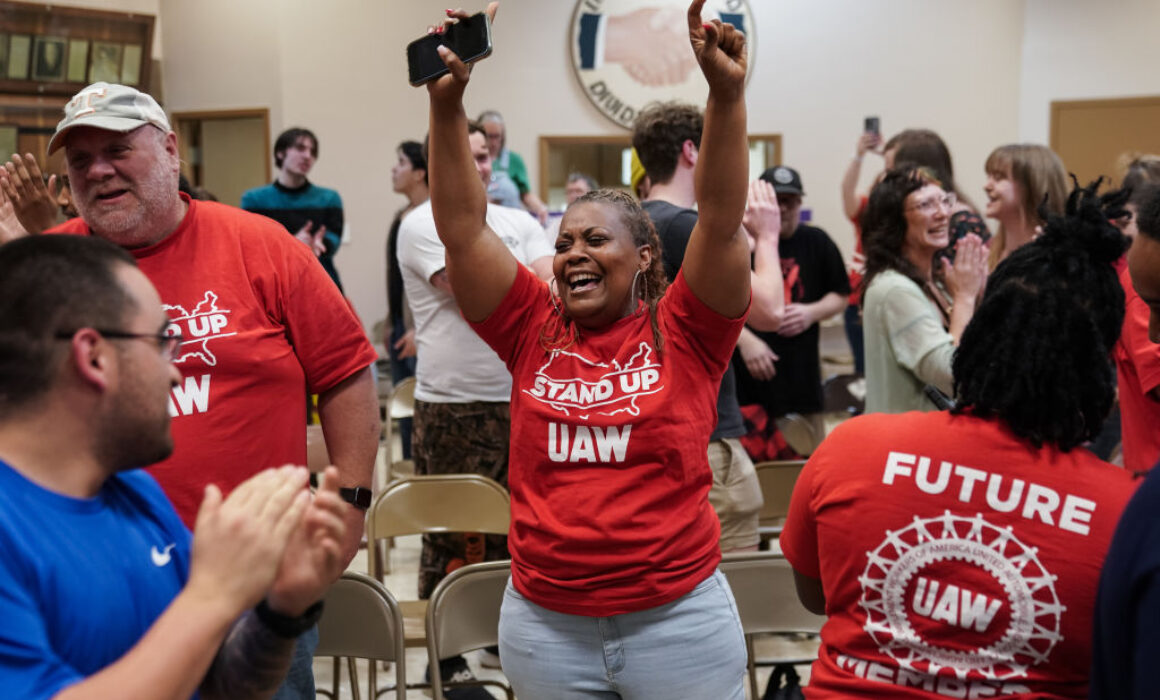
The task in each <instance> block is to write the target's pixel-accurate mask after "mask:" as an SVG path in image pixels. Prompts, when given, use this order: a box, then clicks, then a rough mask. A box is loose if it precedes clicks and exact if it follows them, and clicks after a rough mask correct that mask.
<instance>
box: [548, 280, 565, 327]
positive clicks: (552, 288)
mask: <svg viewBox="0 0 1160 700" xmlns="http://www.w3.org/2000/svg"><path fill="white" fill-rule="evenodd" d="M548 300H549V301H551V302H552V310H553V311H555V312H556V315H557V316H559V317H560V318H564V310H563V309H562V308H561V302H560V290H558V289H557V288H556V277H555V276H554V275H553V276H552V279H550V280H548Z"/></svg>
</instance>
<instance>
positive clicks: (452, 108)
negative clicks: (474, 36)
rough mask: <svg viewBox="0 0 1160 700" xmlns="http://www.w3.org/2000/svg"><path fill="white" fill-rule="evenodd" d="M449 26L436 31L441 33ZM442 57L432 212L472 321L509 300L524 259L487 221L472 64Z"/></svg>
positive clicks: (431, 89) (430, 87)
mask: <svg viewBox="0 0 1160 700" xmlns="http://www.w3.org/2000/svg"><path fill="white" fill-rule="evenodd" d="M498 6H499V3H495V2H493V3H491V4H489V5H488V6H487V14H488V17H490V18H494V17H495V11H496V9H497V8H498ZM467 16H468V15H467V13H466V12H464V11H463V10H454V11H453V10H448V11H447V20H446V22H447V23H451V22H455V21H458V20H459V19H462V18H466V17H467ZM446 26H447V25H446V24H444V25H441V26H440V27H437V28H433V29H431V30H430V31H435V32H441V31H443V29H444V27H446ZM439 55H440V56H441V57H442V58H443V62H444V63H445V64H446V65H447V68H448V70H449V71H450V72H449V73H448V74H447V75H444V76H442V77H440V78H438V79H437V80H433V81H431V82H429V83H427V94H428V97H429V99H430V103H431V117H430V130H429V139H430V140H429V142H428V158H427V176H428V180H429V181H430V185H431V212H432V214H433V215H434V217H435V229H436V231H438V233H439V240H440V241H442V242H443V246H444V247H445V248H446V249H447V276H448V278H449V280H450V282H451V288H452V290H453V293H454V294H455V301H456V303H458V304H459V309H460V311H462V312H463V315H464V316H465V317H466V318H467V320H469V321H482V320H484V319H485V318H487V317H488V316H489V315H490V314H491V312H492V311H494V310H495V309H496V307H498V306H499V304H500V302H501V301H503V298H504V295H506V294H507V291H508V289H510V288H511V285H512V282H513V281H514V280H515V278H516V270H517V267H516V266H517V265H518V264H519V263H517V262H516V259H515V257H514V256H512V254H511V251H509V250H508V249H507V246H505V245H504V244H503V241H501V240H500V239H499V237H498V236H497V235H495V232H494V231H492V230H491V229H490V228H489V227H488V226H487V222H486V216H487V190H486V189H485V188H484V185H483V181H482V180H481V179H480V176H479V173H478V172H477V171H476V168H475V163H474V161H473V155H472V151H471V146H470V144H469V142H468V137H467V113H466V112H465V111H464V109H463V91H464V89H465V88H466V87H467V81H468V79H469V78H470V77H471V68H470V67H469V66H467V65H465V64H464V63H463V62H462V61H460V60H459V57H458V56H456V55H455V54H454V52H452V51H451V50H450V49H448V48H446V47H444V46H441V47H439Z"/></svg>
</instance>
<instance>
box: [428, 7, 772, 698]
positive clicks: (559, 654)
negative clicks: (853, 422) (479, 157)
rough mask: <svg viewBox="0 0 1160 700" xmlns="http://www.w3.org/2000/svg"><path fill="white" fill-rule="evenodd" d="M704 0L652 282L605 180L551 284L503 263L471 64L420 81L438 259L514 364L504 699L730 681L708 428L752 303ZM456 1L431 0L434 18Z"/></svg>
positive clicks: (728, 95) (734, 675) (633, 211)
mask: <svg viewBox="0 0 1160 700" xmlns="http://www.w3.org/2000/svg"><path fill="white" fill-rule="evenodd" d="M703 4H704V0H693V2H692V4H691V5H690V7H689V10H688V33H689V38H690V43H691V44H692V51H693V53H694V54H695V56H696V59H697V62H698V63H699V64H700V66H701V71H702V73H703V74H704V76H705V79H706V81H707V82H708V84H709V99H708V105H707V107H706V109H705V127H704V131H703V135H702V138H701V143H700V153H699V158H698V161H697V167H696V180H697V185H698V188H697V191H698V193H699V195H700V212H699V214H700V215H699V217H698V219H697V223H696V225H695V226H694V228H693V232H692V235H691V236H690V238H689V241H688V248H687V251H688V255H687V256H686V257H685V261H684V264H683V265H682V267H681V270H680V272H679V273H678V274H677V275H676V277H675V279H674V280H673V281H672V283H671V284H669V285H668V286H667V287H666V286H665V281H664V279H665V278H664V271H663V268H662V256H661V250H660V243H659V241H658V239H657V236H656V232H655V230H654V228H653V226H652V225H651V223H650V222H649V219H648V217H647V215H646V214H645V213H644V212H643V211H642V210H641V209H640V206H639V205H638V204H636V202H635V201H634V200H633V199H632V198H631V197H629V196H627V195H625V194H623V193H619V192H613V191H609V190H597V191H595V192H590V193H588V194H586V195H584V196H583V197H581V198H580V199H578V200H577V201H576V202H574V203H573V204H572V205H571V206H570V207H569V208H568V210H567V211H566V212H565V214H564V218H563V221H562V222H561V225H560V233H559V235H558V236H557V238H556V255H555V257H554V259H553V272H554V278H553V280H552V283H551V284H550V285H549V284H547V283H544V282H541V281H540V280H537V279H536V278H535V276H534V275H532V274H530V273H528V272H527V271H526V270H525V269H524V268H522V267H521V266H520V265H519V264H517V263H516V261H515V259H514V258H513V257H512V256H511V254H510V253H509V251H508V249H507V248H506V247H505V246H504V245H503V243H502V241H501V240H500V239H499V238H498V237H497V236H496V235H495V234H494V233H493V232H492V230H491V229H490V228H489V227H488V226H487V222H486V220H485V211H486V206H487V198H486V192H485V190H484V187H483V184H482V183H481V182H480V180H479V178H478V177H477V175H476V173H475V169H474V166H473V165H472V161H471V152H470V150H469V148H468V142H467V137H466V135H465V134H466V131H465V126H466V121H467V117H466V115H465V112H464V107H463V93H464V89H465V88H466V86H467V83H468V78H469V76H470V70H469V68H468V67H467V66H466V65H464V64H463V63H462V62H460V60H459V59H458V58H457V57H456V56H455V55H454V54H453V53H452V52H451V51H450V50H448V49H447V48H445V47H440V49H439V51H440V54H441V56H442V57H443V60H444V62H445V63H446V64H447V67H448V69H449V74H448V75H445V76H443V77H440V78H438V79H436V80H434V81H432V82H430V83H428V84H427V89H428V96H429V99H430V108H431V111H430V146H429V160H428V166H429V174H430V181H431V201H432V210H433V212H434V217H435V225H436V229H437V231H438V234H439V237H440V239H441V240H442V241H443V244H444V246H445V248H446V251H447V273H448V277H449V279H450V282H451V286H452V289H453V291H454V294H455V299H456V301H457V303H458V305H459V308H460V310H461V312H462V313H463V316H464V318H466V319H467V321H468V322H469V323H470V324H471V325H472V327H473V328H474V329H475V331H476V332H477V333H478V334H479V336H480V337H481V338H483V339H484V340H485V341H486V342H487V343H488V344H489V345H490V346H491V347H492V348H493V349H494V350H495V351H496V353H497V354H498V355H499V356H500V358H502V359H503V360H504V362H505V363H506V364H507V366H508V368H509V369H510V370H511V374H512V395H511V426H512V428H511V430H512V433H511V452H510V458H509V471H508V483H509V486H510V489H511V509H512V525H511V530H510V535H509V539H508V547H509V550H510V551H511V555H512V576H511V580H510V582H509V585H508V588H507V591H506V593H505V596H504V602H503V608H502V610H501V614H500V624H499V647H500V657H501V659H502V660H503V670H504V674H505V675H506V676H507V678H508V679H509V680H510V681H511V683H512V686H513V688H514V690H515V692H516V694H517V695H518V696H519V697H528V698H546V697H551V698H560V699H565V700H578V699H580V698H602V699H607V698H619V697H623V698H638V697H666V698H668V697H674V698H675V697H682V698H714V699H723V700H741V698H743V697H744V679H745V659H746V653H745V641H744V635H743V633H742V629H741V623H740V619H739V617H738V614H737V608H736V605H735V603H734V601H733V596H732V593H731V592H730V590H729V586H728V583H727V582H726V581H725V578H724V576H723V575H722V574H721V573H720V572H719V571H718V570H717V564H718V562H719V561H720V559H721V553H720V550H719V545H718V538H719V525H718V521H717V516H716V514H715V513H714V511H713V508H712V506H711V505H710V503H709V499H708V492H709V487H710V484H711V482H712V474H711V471H710V469H709V464H708V458H707V453H706V445H707V443H708V440H709V434H710V432H711V431H712V429H713V426H714V423H715V419H716V415H715V410H714V407H715V405H716V398H717V389H718V386H719V384H720V381H721V377H722V375H723V373H724V372H725V368H726V367H727V366H728V363H729V358H730V355H731V353H732V352H733V347H734V345H735V344H736V342H737V336H738V334H739V333H740V332H741V327H742V325H743V324H744V323H745V318H746V314H747V310H748V306H749V296H750V276H749V245H748V242H747V240H746V239H747V235H746V234H745V232H744V230H743V229H742V226H741V224H742V218H743V216H744V213H745V205H746V193H747V186H746V179H747V175H748V173H747V172H746V170H747V167H746V163H747V161H748V157H747V154H748V146H747V143H746V126H745V125H746V110H745V73H746V53H745V37H744V35H742V34H741V33H740V32H738V31H736V30H735V29H734V28H733V27H732V26H730V25H728V24H722V23H721V21H720V20H712V21H709V22H704V21H702V19H701V7H702V5H703ZM495 10H496V3H492V4H491V5H489V7H488V13H489V14H490V15H492V16H494V13H495ZM466 16H467V14H466V13H465V12H463V11H461V10H455V11H450V10H449V11H448V18H449V19H448V21H451V22H453V21H457V20H458V19H461V18H464V17H466ZM432 31H440V29H439V28H432Z"/></svg>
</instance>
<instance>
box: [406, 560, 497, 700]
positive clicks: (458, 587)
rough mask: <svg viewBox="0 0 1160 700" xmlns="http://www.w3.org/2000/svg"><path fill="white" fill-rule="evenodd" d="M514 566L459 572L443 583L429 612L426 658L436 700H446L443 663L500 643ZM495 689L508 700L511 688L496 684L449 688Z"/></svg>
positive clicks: (485, 564)
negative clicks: (505, 595) (505, 593)
mask: <svg viewBox="0 0 1160 700" xmlns="http://www.w3.org/2000/svg"><path fill="white" fill-rule="evenodd" d="M511 564H512V563H511V561H488V562H483V563H482V564H469V565H468V566H464V567H460V568H458V569H456V570H455V571H453V572H451V573H450V574H448V575H447V578H445V579H443V580H442V581H440V582H439V585H438V586H436V587H435V592H434V593H432V594H431V604H430V605H429V606H428V607H427V659H428V662H429V663H430V664H431V690H432V696H433V697H434V700H444V698H443V680H442V679H441V678H440V675H439V659H443V658H449V657H452V656H456V655H458V654H462V653H464V652H467V651H472V650H475V649H482V648H483V647H487V646H493V645H495V644H498V643H499V609H500V605H502V604H503V591H504V587H505V586H506V585H507V580H508V577H509V576H510V575H511V568H512V567H511ZM471 685H477V686H483V685H491V686H495V687H498V688H502V689H503V691H504V693H506V694H507V697H508V700H514V699H515V694H514V693H513V692H512V689H511V687H510V686H508V685H507V684H505V683H501V682H499V681H495V680H475V681H467V682H457V683H449V684H448V687H454V688H460V687H464V686H471Z"/></svg>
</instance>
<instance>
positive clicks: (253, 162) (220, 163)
mask: <svg viewBox="0 0 1160 700" xmlns="http://www.w3.org/2000/svg"><path fill="white" fill-rule="evenodd" d="M201 139H202V146H201V157H202V182H203V186H204V187H205V188H206V189H207V190H209V191H210V192H212V193H213V194H214V195H215V196H217V198H218V199H219V200H220V201H222V202H225V203H226V204H232V205H234V206H237V205H238V203H239V202H241V200H242V193H243V192H245V191H246V190H248V189H250V188H251V187H258V186H261V185H263V184H265V183H266V161H267V160H268V159H269V158H270V157H271V156H270V155H269V154H267V153H266V122H265V120H263V119H261V118H258V117H247V118H240V119H207V120H204V121H202V123H201Z"/></svg>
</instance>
